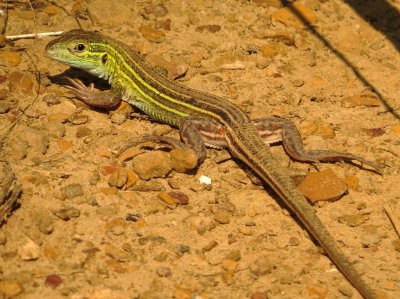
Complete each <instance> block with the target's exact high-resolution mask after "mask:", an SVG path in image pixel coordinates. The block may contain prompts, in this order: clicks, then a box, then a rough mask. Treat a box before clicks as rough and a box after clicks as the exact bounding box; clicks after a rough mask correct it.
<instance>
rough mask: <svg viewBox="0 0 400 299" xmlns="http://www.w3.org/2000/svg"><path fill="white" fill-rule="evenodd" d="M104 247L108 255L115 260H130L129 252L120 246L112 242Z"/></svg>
mask: <svg viewBox="0 0 400 299" xmlns="http://www.w3.org/2000/svg"><path fill="white" fill-rule="evenodd" d="M102 249H103V250H104V253H105V254H106V255H107V256H109V257H111V258H112V259H114V260H117V261H119V262H127V261H129V253H127V252H125V251H124V250H122V249H119V248H118V247H115V246H114V245H112V244H109V243H105V244H104V245H103V247H102Z"/></svg>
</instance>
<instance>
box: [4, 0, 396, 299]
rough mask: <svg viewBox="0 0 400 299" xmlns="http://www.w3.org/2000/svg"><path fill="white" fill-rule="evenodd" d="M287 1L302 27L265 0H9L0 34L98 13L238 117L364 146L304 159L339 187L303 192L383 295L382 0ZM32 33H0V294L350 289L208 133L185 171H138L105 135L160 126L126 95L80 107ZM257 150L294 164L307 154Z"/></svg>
mask: <svg viewBox="0 0 400 299" xmlns="http://www.w3.org/2000/svg"><path fill="white" fill-rule="evenodd" d="M299 2H300V3H301V5H299V4H296V6H295V7H296V8H297V9H299V10H300V11H301V12H302V13H304V14H305V16H306V19H307V20H308V22H310V23H312V24H313V26H304V25H303V24H301V23H300V22H299V21H298V20H296V19H295V18H294V17H293V16H291V15H290V13H289V11H288V10H285V9H283V10H282V6H281V3H280V1H278V0H275V1H274V0H264V1H263V0H257V1H256V0H254V1H234V0H228V1H199V0H195V1H161V2H158V1H129V0H124V1H109V0H93V1H52V2H50V1H44V0H43V1H32V6H33V9H34V10H33V11H32V8H31V7H30V6H29V4H28V3H27V2H22V1H21V2H14V1H10V5H9V10H8V25H7V30H6V34H7V35H15V34H24V33H34V32H35V31H36V32H50V31H59V30H69V29H73V28H79V26H81V27H82V28H84V29H87V30H99V31H101V32H102V33H104V34H107V35H110V36H112V37H114V38H116V39H118V40H121V41H123V42H125V43H127V44H128V45H130V46H132V47H133V48H136V49H137V50H138V51H139V52H140V53H141V54H142V55H144V56H146V57H147V58H148V59H149V60H150V61H152V62H154V63H155V64H158V65H161V66H162V67H163V68H165V69H167V71H168V74H169V75H170V76H173V77H179V78H178V79H177V80H178V81H180V82H181V83H182V84H184V85H187V86H190V87H193V88H196V89H200V90H203V91H207V92H210V93H213V94H216V95H219V96H223V97H225V98H228V99H230V100H231V101H234V102H236V103H237V104H239V105H240V106H241V107H242V108H243V109H244V110H245V111H247V112H248V113H249V114H250V115H251V116H252V117H254V118H256V117H263V116H271V115H274V116H279V117H283V118H287V119H290V120H292V121H293V122H294V123H295V124H296V125H297V126H298V127H299V128H300V131H301V133H302V136H303V138H304V142H305V144H306V146H307V147H308V148H315V149H332V150H338V151H346V152H352V153H355V154H359V155H362V156H363V157H365V158H367V159H369V160H372V161H375V162H377V163H379V165H380V167H381V168H382V171H383V175H382V176H380V175H378V174H376V173H374V172H372V171H369V170H367V169H363V168H360V167H358V166H356V165H352V164H349V163H340V162H337V163H322V164H320V165H319V168H320V170H327V169H330V170H332V171H333V173H334V174H335V175H336V176H338V177H339V178H341V179H343V180H344V181H345V182H346V184H347V186H348V189H349V190H348V192H347V194H345V195H344V196H342V197H341V198H340V199H339V200H337V201H334V202H319V203H317V204H315V205H314V206H315V210H316V212H317V213H318V215H319V217H320V218H321V219H322V221H323V223H325V224H326V226H327V227H328V229H329V230H330V232H331V233H332V235H333V236H334V238H335V239H336V240H337V242H338V244H339V246H340V247H341V248H342V249H343V251H344V252H345V254H346V255H347V256H348V257H349V259H350V260H351V261H353V262H354V264H355V267H356V268H357V269H358V270H359V271H360V272H361V273H363V278H364V279H365V281H366V282H367V283H368V284H370V285H371V287H373V288H374V289H376V290H377V291H378V292H379V296H380V298H400V244H399V236H398V235H397V234H396V231H395V230H394V228H393V225H392V223H391V221H390V220H389V218H388V216H387V214H386V213H385V212H384V210H383V207H384V205H386V204H388V203H391V206H392V208H393V209H394V212H395V215H397V217H398V216H399V211H400V204H398V201H399V199H400V197H399V191H400V187H399V172H400V163H399V154H400V142H399V141H400V125H399V119H398V118H396V112H393V111H392V112H388V108H391V109H393V110H394V111H396V108H398V107H399V105H400V100H399V90H400V72H399V65H400V57H399V55H398V51H397V48H398V47H399V39H396V38H395V37H396V36H397V37H398V36H399V29H398V28H399V25H398V22H399V21H398V10H399V9H400V3H399V1H397V0H392V1H386V2H385V1H362V0H359V1H348V2H347V3H350V4H351V5H353V8H352V7H350V6H349V4H346V3H345V2H343V1H338V0H334V1H322V0H321V1H317V0H309V1H299ZM378 2H379V4H378ZM52 3H53V4H52ZM54 3H55V4H56V5H54ZM161 4H162V5H161ZM363 5H364V6H363ZM3 7H4V5H3ZM390 8H391V10H390ZM358 10H360V11H364V12H365V14H366V15H367V16H365V15H358V14H357V12H356V11H358ZM396 16H397V17H396ZM396 30H397V31H396ZM50 40H51V38H42V39H20V40H17V41H15V42H14V43H13V44H7V45H6V46H5V47H3V48H1V50H0V66H1V68H0V82H1V83H0V113H1V114H0V127H1V130H2V131H1V132H2V136H6V140H5V145H4V147H3V152H4V154H5V157H6V158H7V160H8V161H9V162H10V163H11V165H12V168H13V169H14V171H15V172H16V175H17V177H18V178H19V180H20V181H21V183H22V189H23V193H22V197H21V201H20V202H21V206H20V207H19V208H18V209H17V210H15V211H14V212H13V213H12V215H11V216H10V217H8V219H7V222H6V223H5V224H4V225H3V226H2V227H1V228H0V298H11V297H12V298H62V297H67V298H198V299H200V298H203V299H206V298H250V297H251V296H253V297H252V298H360V295H359V294H358V293H357V292H356V290H355V289H354V288H352V286H351V285H350V284H349V282H348V281H347V280H346V279H345V278H344V277H343V275H342V274H341V273H340V272H339V271H338V270H337V269H336V267H335V266H334V265H333V264H332V262H331V261H330V260H329V258H327V257H326V256H325V255H324V254H323V252H322V251H321V250H320V249H319V248H318V246H317V244H315V243H314V242H313V241H312V240H311V239H310V237H309V235H308V233H307V232H305V230H304V229H303V228H302V226H301V225H299V223H298V222H297V221H296V220H295V219H294V218H293V217H292V216H291V213H290V212H289V211H287V210H286V209H285V207H284V205H283V204H282V203H281V202H280V201H279V200H278V201H277V199H276V197H275V196H273V195H272V193H271V192H269V189H268V188H267V189H264V188H263V187H262V186H261V185H260V184H257V182H253V180H252V179H250V178H249V177H248V176H247V175H246V173H245V171H244V170H243V169H242V168H241V167H240V165H238V164H237V163H235V161H233V160H231V159H229V155H228V153H227V152H226V151H219V150H209V151H208V153H207V154H208V156H207V159H206V161H205V162H204V163H203V164H202V165H200V167H199V168H198V169H197V171H195V173H191V174H185V173H178V172H175V171H165V173H163V174H158V175H159V176H162V177H160V178H150V179H148V180H144V179H139V180H138V179H137V178H138V177H137V175H136V174H135V173H134V172H133V170H132V169H133V166H132V162H131V161H129V160H128V161H127V162H125V163H119V161H117V160H116V159H115V157H114V156H113V152H112V150H115V149H118V148H119V147H120V146H122V145H123V144H125V143H126V142H127V141H128V140H130V139H135V138H138V137H139V136H140V135H143V134H145V133H152V132H155V133H157V134H167V135H171V136H178V134H177V132H176V131H175V130H172V131H171V130H170V129H169V127H168V126H165V125H163V124H159V123H156V122H151V121H149V120H147V119H145V118H143V116H142V115H140V114H139V113H138V112H137V111H133V112H132V111H131V110H130V109H129V107H126V106H123V107H120V108H119V109H117V110H115V111H106V110H99V109H97V110H96V109H90V108H89V107H86V106H85V105H83V104H82V103H80V102H79V101H77V100H75V99H73V97H72V96H71V95H70V94H69V93H68V92H67V90H66V89H64V88H62V87H61V86H60V85H59V84H57V82H58V81H57V76H56V75H58V74H60V73H62V72H63V71H65V70H67V69H68V67H66V66H64V65H62V64H60V63H57V62H55V61H51V60H50V59H48V58H46V57H45V53H44V48H45V45H46V44H47V43H48V42H49V41H50ZM329 45H330V46H329ZM344 58H345V59H344ZM82 75H83V74H82V73H81V74H80V76H82ZM52 76H56V77H55V78H54V77H52ZM50 79H52V80H50ZM88 82H90V81H88ZM39 84H40V89H39V94H37V91H38V86H39ZM380 94H381V95H382V98H380ZM383 101H385V102H383ZM397 115H398V114H397ZM15 122H16V125H15V126H14V127H13V128H12V129H11V130H10V131H8V130H9V128H10V125H11V124H13V123H15ZM170 131H171V132H170ZM272 150H273V153H274V155H275V156H276V159H277V160H278V161H279V162H280V164H281V165H282V167H285V168H288V170H289V171H290V173H291V174H292V175H293V176H295V177H296V178H297V179H298V180H299V178H300V180H301V178H302V177H303V176H304V175H306V174H307V173H309V172H315V171H316V170H315V168H314V167H313V166H312V165H309V164H304V163H299V162H294V161H292V160H290V159H289V158H288V157H287V156H286V154H285V153H284V151H283V150H282V148H281V147H280V146H276V147H274V148H273V149H272ZM156 153H157V154H156V158H157V159H158V158H160V157H161V158H162V157H164V153H162V152H161V153H160V152H159V151H157V152H156ZM168 155H169V154H168ZM139 156H140V155H139ZM139 156H138V157H139ZM148 158H149V159H150V158H151V157H148ZM156 158H154V159H155V160H156ZM165 159H169V156H167V158H165ZM162 160H163V158H162V159H161V160H160V161H161V162H160V163H162ZM149 163H150V162H149ZM167 166H168V165H167ZM201 175H205V176H208V177H209V178H211V180H212V185H211V187H210V186H208V187H207V186H204V185H201V184H200V182H199V178H200V176H201ZM154 176H157V174H156V175H154ZM171 191H173V192H175V193H172V196H171V193H170V192H171ZM185 195H186V196H185ZM177 198H178V200H177Z"/></svg>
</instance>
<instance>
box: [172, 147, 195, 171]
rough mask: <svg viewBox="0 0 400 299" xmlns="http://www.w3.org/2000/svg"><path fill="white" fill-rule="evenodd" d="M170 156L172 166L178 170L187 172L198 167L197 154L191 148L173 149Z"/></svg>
mask: <svg viewBox="0 0 400 299" xmlns="http://www.w3.org/2000/svg"><path fill="white" fill-rule="evenodd" d="M170 156H171V161H172V167H173V168H174V170H175V171H176V172H187V171H189V170H192V169H195V168H196V167H197V161H198V157H197V154H196V152H195V151H194V150H192V149H190V148H185V149H173V150H171V152H170Z"/></svg>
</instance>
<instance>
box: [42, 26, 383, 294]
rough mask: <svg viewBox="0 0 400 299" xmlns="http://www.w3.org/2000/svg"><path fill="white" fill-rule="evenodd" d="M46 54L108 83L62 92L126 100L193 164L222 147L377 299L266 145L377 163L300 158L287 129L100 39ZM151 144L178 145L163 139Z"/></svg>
mask: <svg viewBox="0 0 400 299" xmlns="http://www.w3.org/2000/svg"><path fill="white" fill-rule="evenodd" d="M46 53H47V55H48V56H49V57H51V58H53V59H55V60H58V61H60V62H63V63H65V64H68V65H70V66H72V67H76V68H79V69H82V70H85V71H87V72H89V73H91V74H93V75H95V76H97V77H100V78H103V79H106V80H108V81H109V83H110V84H111V89H112V93H111V94H107V93H101V94H100V93H93V92H92V91H93V85H92V86H91V87H86V86H85V85H83V84H82V83H81V82H80V81H79V80H76V79H75V80H74V79H69V81H70V83H71V86H67V87H68V88H69V89H70V90H72V91H73V92H74V93H75V95H76V96H77V97H79V98H80V99H81V100H82V101H84V102H85V103H87V104H89V105H92V106H97V107H113V106H116V105H117V104H118V103H119V102H120V101H121V100H124V101H126V102H128V103H129V104H131V105H133V106H135V107H137V108H139V109H140V110H142V111H143V112H144V113H146V114H147V115H149V116H150V117H151V118H153V119H155V120H158V121H160V122H164V123H168V124H170V125H172V126H175V127H178V128H179V129H180V134H181V139H182V142H183V144H184V145H185V146H187V147H190V148H192V149H193V150H195V152H196V153H197V155H198V158H199V160H198V161H199V163H201V162H202V161H203V160H204V158H205V146H206V145H209V146H213V147H219V148H227V149H228V150H229V152H230V153H231V155H232V156H234V157H235V158H237V159H239V160H241V161H242V162H244V163H245V164H246V165H247V166H248V167H249V168H250V169H251V170H253V171H254V172H255V173H256V174H257V175H258V176H259V177H260V178H261V179H262V180H263V181H264V182H265V183H267V184H268V185H269V186H271V187H272V189H273V190H274V191H275V192H276V194H277V195H278V196H279V197H280V198H281V199H282V200H283V201H284V202H285V204H286V205H287V206H288V207H289V208H290V209H291V210H292V211H293V212H294V213H295V214H296V216H297V217H298V218H299V219H300V221H301V222H302V224H303V225H304V226H305V227H306V228H307V230H308V231H309V232H310V233H311V234H312V236H313V237H314V238H315V239H316V240H317V241H318V242H319V244H320V245H321V246H322V247H323V248H324V250H325V251H326V252H327V254H328V255H329V257H330V258H331V260H332V261H333V262H334V263H335V265H336V266H337V267H338V268H339V269H340V270H341V272H342V273H343V274H344V276H345V277H346V278H347V279H348V280H349V281H350V282H351V283H352V284H353V286H354V287H355V288H356V289H357V290H358V291H359V292H360V294H361V295H362V296H364V297H365V298H368V299H372V298H376V297H377V296H376V294H375V292H374V291H373V290H372V289H371V288H370V287H369V286H368V285H367V284H366V283H365V281H364V280H363V279H362V278H361V276H360V274H359V273H358V272H357V271H356V269H355V268H354V267H353V265H352V264H351V263H350V261H349V260H348V259H347V258H346V256H345V255H344V254H343V253H342V251H341V249H340V248H339V247H338V245H337V243H336V242H335V240H334V239H333V237H332V236H331V234H330V233H329V232H328V230H327V229H326V228H325V226H324V225H323V224H322V222H321V220H320V219H319V218H318V216H317V215H316V213H315V212H314V210H313V208H312V207H311V206H310V205H309V204H308V202H307V201H306V200H305V198H304V197H303V196H302V195H301V194H300V192H299V191H298V190H297V188H296V187H295V186H294V184H293V183H292V182H291V179H290V177H289V175H288V173H287V171H286V170H284V169H283V168H282V167H280V166H279V164H278V163H277V162H276V161H275V159H274V157H273V156H272V154H271V152H270V150H269V146H268V145H267V144H265V143H266V142H267V143H268V142H274V141H278V140H282V141H283V144H284V147H285V150H286V151H287V152H288V154H290V155H291V156H292V157H294V158H295V159H297V160H301V161H309V162H316V161H328V160H358V161H360V162H362V163H365V164H367V165H370V166H372V167H373V168H375V169H376V170H377V171H379V169H378V167H377V166H376V165H375V163H372V162H369V161H367V160H365V159H363V158H362V157H360V156H356V155H353V154H349V153H339V152H334V151H323V150H321V151H305V150H304V149H303V147H302V142H301V138H300V136H299V133H298V131H297V129H296V128H295V127H294V125H293V124H292V123H291V122H289V121H285V120H281V119H277V118H273V119H264V120H263V119H261V120H260V119H259V120H254V121H252V120H250V118H249V117H248V116H247V114H246V113H245V112H243V111H242V110H241V109H240V108H238V107H237V106H236V105H234V104H233V103H231V102H230V101H228V100H226V99H223V98H220V97H217V96H214V95H210V94H207V93H205V92H201V91H198V90H194V89H190V88H188V87H185V86H183V85H180V84H177V83H176V82H174V81H172V80H170V79H168V78H167V77H165V76H164V75H162V74H161V73H160V72H159V71H157V70H155V69H154V68H153V67H152V66H151V65H150V64H149V63H148V62H146V60H144V59H143V58H142V57H141V56H140V55H139V54H138V53H136V52H134V51H132V50H131V49H130V48H129V47H128V46H126V45H124V44H122V43H120V42H118V41H116V40H114V39H112V38H110V37H106V36H103V35H101V34H100V33H97V32H89V31H84V30H81V29H76V30H71V31H69V32H66V33H64V34H63V35H61V36H60V37H59V38H57V39H55V40H53V41H51V42H50V43H49V44H48V45H47V46H46ZM156 139H158V141H159V142H163V143H167V144H169V145H170V146H179V145H178V143H177V142H173V141H171V140H170V139H168V138H165V137H164V138H163V137H155V138H154V140H156ZM265 141H266V142H265Z"/></svg>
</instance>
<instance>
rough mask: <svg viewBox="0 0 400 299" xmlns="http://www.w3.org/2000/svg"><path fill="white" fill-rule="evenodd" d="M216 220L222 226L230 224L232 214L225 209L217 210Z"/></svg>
mask: <svg viewBox="0 0 400 299" xmlns="http://www.w3.org/2000/svg"><path fill="white" fill-rule="evenodd" d="M214 220H215V221H216V222H218V223H220V224H228V223H229V222H230V213H229V212H228V211H227V210H225V209H220V208H219V209H217V210H216V211H215V212H214Z"/></svg>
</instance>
